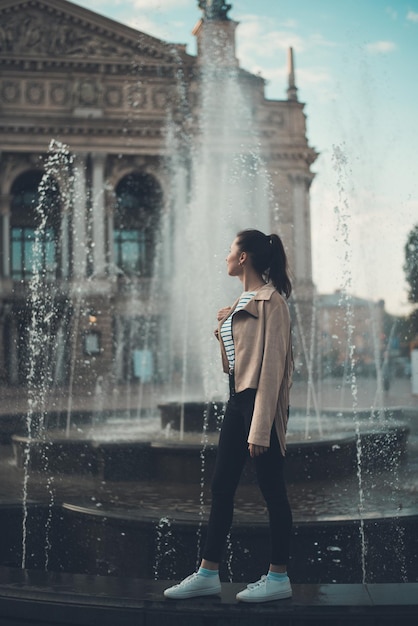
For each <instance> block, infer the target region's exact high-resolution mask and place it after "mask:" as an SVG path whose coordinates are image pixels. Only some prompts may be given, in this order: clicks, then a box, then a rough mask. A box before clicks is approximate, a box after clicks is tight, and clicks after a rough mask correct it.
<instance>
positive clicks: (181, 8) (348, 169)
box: [75, 0, 418, 315]
mask: <svg viewBox="0 0 418 626" xmlns="http://www.w3.org/2000/svg"><path fill="white" fill-rule="evenodd" d="M229 2H230V3H231V4H232V5H233V6H232V9H231V11H230V12H229V17H230V18H232V19H234V20H236V21H237V22H239V26H238V28H237V31H236V50H237V57H238V59H239V62H240V65H241V67H243V68H244V69H246V70H249V71H250V72H253V73H256V74H260V75H261V76H263V78H265V79H266V81H267V82H266V97H267V98H269V99H272V100H281V99H285V98H286V89H287V50H288V48H289V46H292V47H293V49H294V57H295V66H296V84H297V87H298V97H299V100H300V101H301V102H304V103H305V104H306V106H305V113H306V115H307V136H308V140H309V143H310V145H311V146H312V147H314V148H315V149H316V150H317V151H318V152H319V153H320V156H319V157H318V159H317V161H316V162H315V164H314V165H313V167H312V170H313V171H314V172H315V174H316V176H315V179H314V182H313V184H312V187H311V223H312V262H313V278H314V282H315V285H316V287H317V290H318V292H319V293H332V292H334V291H335V290H336V289H347V290H348V291H349V292H350V293H352V294H353V295H356V296H358V297H363V298H369V299H371V300H374V301H377V300H380V299H383V300H385V303H386V309H387V311H388V312H389V313H392V314H397V315H407V314H408V313H409V312H410V310H411V305H410V304H408V293H407V290H408V287H407V284H406V282H405V275H404V271H403V267H402V266H403V263H404V255H405V253H404V246H405V243H406V239H407V236H408V233H409V232H410V230H411V229H412V228H413V226H414V225H415V224H417V223H418V147H417V142H418V0H409V1H404V0H338V1H336V0H257V1H256V2H255V1H254V0H235V1H234V0H229ZM75 3H76V4H79V5H81V6H83V7H85V8H88V9H91V10H93V11H96V12H98V13H101V14H102V15H105V16H106V17H110V18H112V19H114V20H117V21H120V22H123V23H125V24H128V25H129V26H131V27H133V28H136V29H138V30H140V31H142V32H145V33H148V34H150V35H153V36H155V37H158V38H161V39H164V40H165V41H170V42H173V43H183V44H187V51H188V52H189V53H190V54H196V43H195V38H194V36H193V35H192V33H191V31H192V29H193V27H194V25H195V24H196V22H197V21H198V19H199V18H200V16H201V11H200V10H199V8H198V1H197V0H77V2H75Z"/></svg>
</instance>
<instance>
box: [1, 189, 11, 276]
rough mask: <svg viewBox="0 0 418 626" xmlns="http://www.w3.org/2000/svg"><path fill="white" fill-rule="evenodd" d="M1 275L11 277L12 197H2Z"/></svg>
mask: <svg viewBox="0 0 418 626" xmlns="http://www.w3.org/2000/svg"><path fill="white" fill-rule="evenodd" d="M0 219H1V224H0V233H1V242H0V246H1V260H0V267H1V275H2V277H3V278H9V277H10V196H1V197H0Z"/></svg>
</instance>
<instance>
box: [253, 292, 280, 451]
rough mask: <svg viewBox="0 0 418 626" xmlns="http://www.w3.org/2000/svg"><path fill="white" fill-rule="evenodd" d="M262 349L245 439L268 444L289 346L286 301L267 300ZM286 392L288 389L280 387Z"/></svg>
mask: <svg viewBox="0 0 418 626" xmlns="http://www.w3.org/2000/svg"><path fill="white" fill-rule="evenodd" d="M264 324H265V328H264V331H265V332H264V350H263V359H262V363H261V369H260V378H259V382H258V386H257V392H256V396H255V404H254V412H253V418H252V421H251V428H250V432H249V435H248V443H252V444H255V445H259V446H265V447H269V446H270V433H271V429H272V426H273V422H274V419H275V416H276V414H277V412H278V405H279V396H280V393H281V387H282V383H285V384H287V376H285V368H286V363H287V354H288V351H289V349H290V314H289V309H288V308H287V304H286V302H285V301H284V300H282V299H281V298H280V300H279V301H277V300H276V301H274V302H273V301H269V302H266V306H265V308H264ZM282 391H284V392H285V393H286V395H287V393H288V390H282Z"/></svg>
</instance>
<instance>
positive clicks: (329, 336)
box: [315, 291, 386, 375]
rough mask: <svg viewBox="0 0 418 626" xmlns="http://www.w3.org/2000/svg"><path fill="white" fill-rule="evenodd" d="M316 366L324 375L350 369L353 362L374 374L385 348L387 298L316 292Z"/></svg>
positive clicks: (368, 372) (364, 370)
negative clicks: (367, 297)
mask: <svg viewBox="0 0 418 626" xmlns="http://www.w3.org/2000/svg"><path fill="white" fill-rule="evenodd" d="M315 308H316V316H317V323H316V326H317V328H318V350H317V352H316V353H317V354H318V359H319V363H317V366H318V367H319V368H320V369H321V372H322V374H323V375H331V374H340V373H342V372H343V371H344V367H345V366H346V367H348V369H347V371H349V369H350V367H351V359H352V363H353V365H354V366H355V369H356V371H357V372H358V373H359V374H365V375H367V374H374V373H375V371H376V362H379V364H381V361H382V356H383V352H384V350H385V344H386V337H385V330H384V321H385V320H384V315H385V310H384V301H383V300H379V301H378V302H374V301H372V300H366V299H363V298H358V297H356V296H347V295H343V293H342V292H340V291H336V292H335V293H333V294H327V295H320V294H319V295H317V296H316V297H315Z"/></svg>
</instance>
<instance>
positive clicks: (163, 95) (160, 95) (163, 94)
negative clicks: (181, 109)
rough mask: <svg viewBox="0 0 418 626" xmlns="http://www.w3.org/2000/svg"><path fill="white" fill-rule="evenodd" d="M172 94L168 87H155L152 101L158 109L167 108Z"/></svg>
mask: <svg viewBox="0 0 418 626" xmlns="http://www.w3.org/2000/svg"><path fill="white" fill-rule="evenodd" d="M169 99H170V96H169V93H168V91H167V89H155V90H154V92H153V94H152V103H153V105H154V108H156V109H165V108H166V106H167V104H168V102H169Z"/></svg>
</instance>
